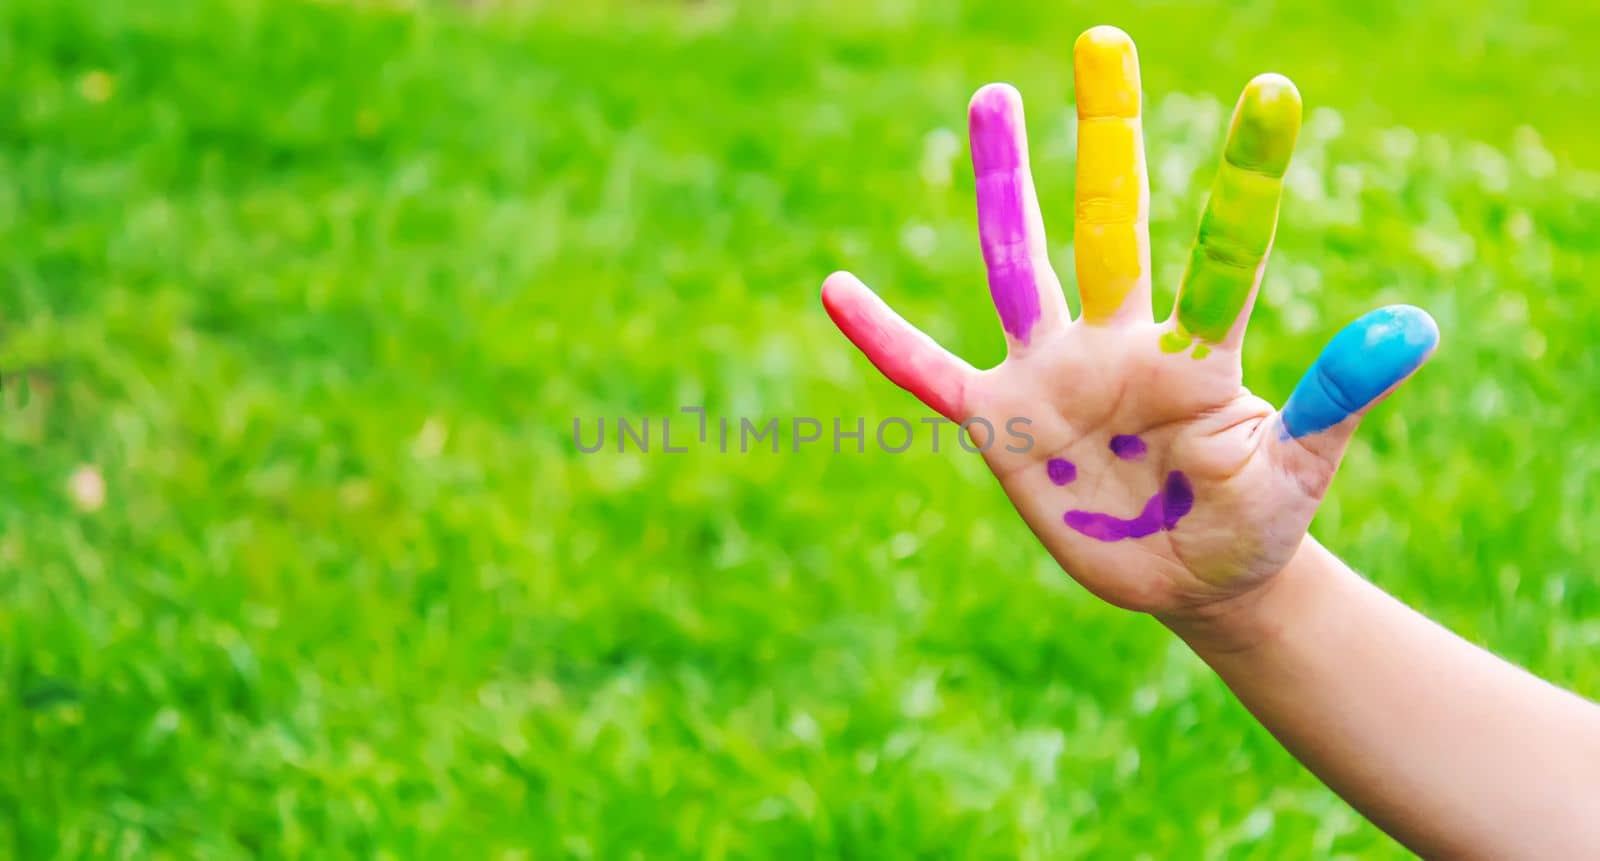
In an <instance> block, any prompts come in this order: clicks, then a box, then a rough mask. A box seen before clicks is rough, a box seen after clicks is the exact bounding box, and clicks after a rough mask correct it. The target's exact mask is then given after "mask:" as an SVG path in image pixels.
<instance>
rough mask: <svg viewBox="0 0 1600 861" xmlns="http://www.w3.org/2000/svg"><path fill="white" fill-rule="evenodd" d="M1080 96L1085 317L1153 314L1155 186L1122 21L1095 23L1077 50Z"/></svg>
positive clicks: (1079, 252)
mask: <svg viewBox="0 0 1600 861" xmlns="http://www.w3.org/2000/svg"><path fill="white" fill-rule="evenodd" d="M1072 61H1073V72H1074V76H1075V78H1076V87H1077V102H1078V180H1077V227H1076V230H1075V234H1074V239H1073V248H1074V255H1075V258H1074V264H1075V267H1076V271H1077V275H1078V296H1079V298H1080V299H1082V301H1083V318H1084V320H1086V321H1088V322H1089V323H1105V322H1108V321H1110V320H1112V319H1114V318H1116V317H1118V316H1120V315H1130V316H1137V317H1140V318H1143V319H1149V317H1150V230H1149V221H1150V185H1149V180H1148V179H1147V178H1146V175H1145V161H1144V133H1143V130H1142V128H1141V126H1140V121H1139V101H1140V96H1139V55H1138V52H1137V51H1136V50H1135V49H1134V46H1133V40H1132V39H1130V38H1128V34H1127V33H1124V32H1122V31H1121V30H1119V29H1117V28H1116V27H1105V26H1102V27H1095V28H1093V29H1091V30H1088V31H1086V32H1085V33H1084V34H1083V35H1082V36H1079V37H1078V42H1077V44H1076V45H1075V46H1073V51H1072Z"/></svg>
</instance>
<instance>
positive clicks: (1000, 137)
mask: <svg viewBox="0 0 1600 861" xmlns="http://www.w3.org/2000/svg"><path fill="white" fill-rule="evenodd" d="M967 124H968V132H969V134H970V136H971V139H972V170H973V175H974V177H975V179H976V184H977V191H978V239H979V241H980V243H981V244H982V246H983V262H984V265H985V266H986V267H987V268H988V271H989V295H990V297H991V298H993V299H994V307H995V310H996V311H997V312H999V314H1000V325H1001V326H1002V327H1004V328H1005V330H1006V335H1007V336H1008V339H1009V340H1010V341H1011V343H1012V346H1013V347H1016V346H1018V345H1020V346H1027V344H1028V342H1029V341H1030V340H1031V339H1032V337H1033V334H1034V331H1035V329H1036V328H1037V327H1038V326H1039V325H1040V324H1041V323H1046V324H1049V323H1058V322H1060V321H1062V320H1065V319H1066V300H1065V299H1064V298H1063V297H1062V294H1061V283H1060V281H1058V280H1057V279H1056V275H1055V272H1054V270H1052V269H1051V268H1050V260H1049V255H1048V253H1047V249H1046V246H1045V235H1044V219H1043V217H1042V216H1041V215H1040V214H1039V200H1038V196H1037V195H1036V194H1035V193H1034V190H1033V175H1032V173H1030V172H1029V170H1028V136H1027V129H1026V127H1025V124H1024V122H1023V115H1022V96H1021V95H1019V94H1018V93H1017V91H1016V89H1015V88H1013V87H1011V86H1010V85H1008V84H989V85H987V86H985V87H983V88H982V89H980V90H978V92H977V94H975V95H974V96H973V97H972V104H971V105H970V106H969V107H968V109H967Z"/></svg>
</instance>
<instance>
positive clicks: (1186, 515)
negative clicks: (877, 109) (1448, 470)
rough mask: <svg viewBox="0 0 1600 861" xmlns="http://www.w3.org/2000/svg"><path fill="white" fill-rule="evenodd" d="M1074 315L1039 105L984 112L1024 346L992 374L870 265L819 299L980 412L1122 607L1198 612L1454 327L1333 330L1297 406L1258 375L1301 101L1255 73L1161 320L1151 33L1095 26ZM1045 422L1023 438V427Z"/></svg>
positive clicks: (995, 246)
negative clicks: (1043, 193)
mask: <svg viewBox="0 0 1600 861" xmlns="http://www.w3.org/2000/svg"><path fill="white" fill-rule="evenodd" d="M1074 66H1075V71H1076V76H1077V110H1078V168H1077V231H1076V236H1075V254H1076V260H1075V263H1076V267H1075V268H1076V271H1077V282H1078V291H1079V295H1080V297H1081V299H1082V304H1083V317H1082V318H1081V319H1079V320H1072V319H1070V317H1069V312H1068V310H1067V305H1066V301H1065V299H1064V298H1063V296H1062V293H1061V285H1060V282H1059V281H1058V280H1057V278H1056V275H1055V273H1054V272H1053V271H1051V268H1050V263H1049V260H1048V258H1047V255H1046V249H1045V235H1044V225H1043V222H1042V219H1041V217H1040V212H1039V205H1038V202H1037V200H1036V199H1035V196H1034V190H1033V180H1032V177H1031V176H1030V174H1029V170H1028V150H1027V142H1026V138H1025V135H1024V130H1023V118H1022V101H1021V98H1020V97H1019V96H1018V95H1017V92H1016V91H1015V90H1014V89H1012V88H1011V87H1009V86H1005V85H999V84H991V85H989V86H986V87H984V88H983V89H981V90H979V91H978V93H977V95H975V96H974V97H973V99H972V104H971V106H970V108H969V121H970V132H971V141H972V161H973V168H974V171H975V173H976V176H977V191H978V228H979V237H980V240H981V243H982V246H983V256H984V260H985V262H986V264H987V266H988V271H989V292H990V294H991V296H992V297H993V299H994V304H995V308H996V310H997V311H998V312H999V316H1000V323H1001V326H1002V327H1003V328H1004V329H1005V336H1006V344H1007V346H1008V348H1009V352H1008V355H1007V357H1006V360H1005V361H1004V362H1002V363H1001V364H1000V365H999V366H998V367H995V368H991V369H989V370H987V371H979V370H976V369H974V368H973V367H971V366H970V365H968V364H967V363H965V362H963V361H962V360H961V359H959V358H957V357H955V356H953V355H951V354H950V353H948V352H946V351H945V350H944V349H942V348H941V347H939V346H938V345H937V344H935V343H934V342H933V341H932V340H931V339H930V338H928V337H927V336H926V335H924V334H923V333H921V332H919V331H917V330H916V329H915V328H913V327H912V326H911V325H910V324H908V323H907V322H905V321H904V320H902V319H901V318H900V317H899V316H897V315H896V314H895V313H894V312H893V311H891V310H890V309H889V308H888V306H886V305H885V304H884V303H883V302H882V301H881V300H880V299H878V297H877V296H875V295H874V294H873V293H872V292H871V291H870V290H868V289H867V288H866V286H864V285H863V284H862V283H861V282H860V281H858V280H857V279H856V278H855V277H854V276H851V275H849V274H847V273H842V272H841V273H836V274H834V275H832V276H830V277H829V278H828V280H827V281H826V282H825V283H824V284H823V286H822V301H823V304H824V305H825V306H826V307H827V310H828V314H829V315H830V316H831V317H832V318H833V320H834V322H835V323H837V324H838V326H839V328H840V329H841V330H842V331H843V332H844V333H845V335H846V336H847V337H849V338H850V340H851V341H852V342H854V343H855V345H856V346H857V347H859V348H860V349H861V351H862V352H863V353H865V354H866V356H867V358H868V359H870V360H871V361H872V363H873V364H874V365H876V366H877V367H878V369H879V370H880V371H882V372H883V373H884V374H885V375H886V376H888V377H889V379H891V380H893V381H894V382H895V383H896V384H898V385H900V386H901V387H902V388H904V389H906V390H907V391H909V392H911V393H912V394H913V395H915V396H917V398H919V399H920V400H921V401H922V402H923V403H925V404H927V405H928V406H929V407H932V408H933V409H935V410H937V411H938V412H939V413H941V414H943V415H944V416H945V417H947V418H949V419H951V420H953V421H957V422H964V421H966V420H968V419H973V418H982V419H984V420H986V421H987V422H988V425H987V427H992V428H993V432H990V431H988V430H986V426H985V425H984V424H981V423H978V422H976V421H974V422H972V423H970V424H969V425H968V429H969V431H970V432H971V433H972V434H973V436H974V441H975V443H976V444H979V445H982V444H984V443H986V442H987V443H989V447H988V449H987V451H986V452H985V455H984V457H985V459H986V460H987V462H988V464H989V467H990V469H992V470H993V471H994V474H995V475H996V477H998V478H999V479H1000V483H1001V485H1002V486H1004V487H1005V490H1006V494H1007V495H1008V496H1010V497H1011V501H1012V503H1013V504H1014V505H1016V507H1017V510H1018V511H1019V512H1021V513H1022V516H1023V518H1024V519H1025V520H1026V521H1027V522H1028V525H1029V526H1030V527H1031V528H1032V529H1033V531H1034V534H1036V535H1038V536H1039V540H1040V541H1043V542H1044V545H1045V547H1046V548H1048V549H1049V551H1050V553H1051V555H1053V556H1054V557H1055V558H1056V560H1057V561H1058V562H1060V563H1061V565H1062V567H1063V568H1065V569H1066V570H1067V571H1068V572H1069V573H1071V574H1072V576H1073V577H1075V578H1076V579H1077V580H1078V581H1079V582H1081V583H1083V585H1084V586H1086V587H1087V588H1089V589H1090V590H1091V591H1093V592H1094V593H1095V594H1097V595H1099V596H1100V597H1102V598H1104V599H1106V600H1107V601H1110V602H1111V603H1113V604H1117V605H1119V606H1122V607H1128V608H1131V609H1138V610H1145V611H1149V612H1153V613H1157V614H1168V613H1174V612H1181V611H1183V610H1185V609H1190V608H1194V607H1196V606H1199V605H1201V604H1205V603H1209V602H1212V601H1215V600H1217V599H1220V598H1227V597H1230V596H1233V595H1237V594H1241V593H1243V592H1246V591H1248V590H1250V589H1251V588H1252V587H1254V586H1256V585H1258V584H1259V583H1261V582H1263V581H1264V580H1265V579H1266V578H1268V577H1270V576H1271V575H1273V574H1274V573H1276V572H1277V571H1279V570H1280V569H1282V568H1283V566H1284V565H1285V564H1286V563H1287V562H1288V560H1289V558H1290V557H1291V556H1292V555H1293V554H1294V553H1295V551H1296V549H1297V548H1298V547H1299V546H1300V544H1301V542H1302V540H1303V539H1304V537H1305V533H1306V527H1307V526H1308V525H1309V524H1310V522H1311V517H1312V514H1314V513H1315V511H1316V509H1317V505H1318V504H1319V503H1320V501H1321V499H1322V496H1323V493H1324V492H1325V491H1326V489H1327V487H1328V482H1329V480H1330V479H1331V478H1332V476H1333V472H1334V470H1335V468H1336V467H1337V466H1338V463H1339V459H1340V457H1341V456H1342V455H1343V453H1344V449H1345V445H1346V443H1347V442H1348V441H1349V438H1350V434H1351V433H1352V432H1353V431H1354V430H1355V427H1356V424H1357V422H1358V421H1359V417H1360V415H1361V414H1362V413H1364V412H1365V411H1366V410H1367V409H1368V408H1369V407H1371V406H1372V405H1373V404H1375V403H1376V402H1377V401H1379V400H1381V399H1382V398H1383V397H1384V396H1385V395H1387V394H1388V393H1389V392H1390V391H1391V390H1392V389H1393V388H1394V387H1395V386H1396V385H1398V384H1399V383H1400V382H1401V381H1402V380H1404V379H1405V378H1406V377H1407V376H1409V375H1410V374H1411V373H1412V372H1413V371H1415V370H1416V369H1417V367H1418V366H1420V365H1421V364H1422V363H1423V362H1424V361H1426V360H1427V358H1428V356H1429V355H1430V354H1431V353H1432V351H1433V348H1434V346H1435V345H1436V344H1437V342H1438V330H1437V328H1436V327H1435V326H1434V323H1433V320H1432V319H1431V318H1429V317H1428V315H1427V314H1426V313H1424V312H1423V311H1420V310H1418V309H1416V308H1412V307H1409V306H1394V307H1389V308H1384V309H1381V310H1378V311H1374V312H1371V313H1369V314H1367V315H1366V316H1364V317H1362V318H1361V319H1359V320H1357V321H1355V322H1354V323H1352V324H1350V325H1349V326H1348V327H1346V328H1345V329H1344V330H1343V331H1342V332H1340V333H1339V334H1338V335H1337V336H1335V337H1334V339H1333V341H1332V342H1331V343H1330V344H1329V345H1328V347H1327V348H1326V349H1325V350H1324V351H1323V353H1322V355H1321V356H1320V357H1319V358H1318V359H1317V361H1316V363H1315V364H1314V365H1313V366H1312V367H1311V369H1310V371H1308V372H1307V373H1306V375H1305V377H1304V378H1303V379H1302V380H1301V381H1300V384H1299V385H1298V386H1297V387H1296V388H1295V391H1294V393H1293V394H1292V395H1291V396H1290V398H1289V401H1288V403H1287V404H1286V405H1285V407H1284V409H1283V411H1282V412H1276V411H1274V410H1273V408H1272V406H1271V405H1270V404H1268V403H1267V402H1266V401H1263V400H1261V399H1260V398H1258V397H1256V396H1254V395H1252V394H1250V392H1249V391H1248V390H1247V389H1245V388H1244V387H1243V386H1242V385H1241V382H1240V381H1241V376H1242V374H1241V370H1240V362H1239V355H1240V354H1239V351H1240V348H1241V346H1242V344H1243V341H1244V331H1245V325H1246V322H1247V320H1248V318H1249V316H1250V308H1251V305H1252V304H1253V303H1254V301H1255V296H1256V288H1257V286H1258V285H1259V284H1260V281H1261V273H1262V270H1263V269H1264V268H1265V265H1266V259H1267V253H1268V251H1269V250H1270V248H1271V245H1272V237H1273V232H1274V230H1275V229H1276V225H1277V215H1278V199H1279V197H1280V194H1281V191H1282V186H1283V175H1284V171H1285V169H1286V168H1287V166H1288V163H1289V156H1290V153H1291V151H1292V150H1293V149H1294V142H1295V137H1296V134H1297V133H1298V130H1299V125H1300V96H1299V93H1298V92H1296V90H1295V88H1294V85H1293V84H1291V83H1290V82H1289V81H1288V80H1287V79H1285V78H1283V77H1281V76H1277V75H1262V76H1260V77H1257V78H1256V79H1255V80H1252V81H1251V82H1250V84H1249V85H1248V86H1247V87H1246V88H1245V91H1244V94H1243V95H1242V96H1241V97H1240V99H1239V104H1238V107H1237V108H1236V109H1235V111H1234V116H1233V123H1232V127H1231V128H1230V130H1229V133H1228V140H1227V144H1226V148H1225V151H1224V157H1223V163H1222V166H1221V168H1220V169H1219V171H1218V173H1217V178H1216V182H1215V184H1214V185H1213V187H1212V190H1211V198H1210V201H1209V203H1208V204H1207V205H1206V211H1205V215H1204V217H1203V219H1202V220H1201V223H1200V231H1199V236H1198V238H1197V240H1196V242H1195V246H1194V251H1193V253H1192V256H1191V257H1190V260H1189V265H1188V269H1187V271H1186V272H1185V273H1184V277H1183V283H1182V285H1181V287H1180V289H1179V293H1178V300H1177V307H1176V308H1175V310H1174V312H1173V314H1172V316H1171V317H1169V318H1168V319H1167V320H1166V321H1164V322H1160V323H1157V322H1154V321H1153V319H1152V316H1151V309H1150V249H1149V237H1148V230H1147V222H1148V211H1149V206H1148V204H1149V191H1148V188H1147V182H1146V178H1145V159H1144V143H1143V138H1142V134H1141V131H1140V125H1139V102H1140V96H1139V69H1138V59H1137V56H1136V55H1135V52H1134V47H1133V43H1132V41H1130V40H1129V39H1128V37H1127V35H1126V34H1124V33H1123V32H1122V31H1120V30H1117V29H1115V28H1112V27H1097V28H1095V29H1093V30H1090V31H1088V32H1087V33H1085V34H1084V35H1083V36H1081V37H1080V38H1079V39H1078V43H1077V45H1076V48H1075V52H1074ZM1012 418H1026V419H1029V420H1030V421H1031V425H1027V426H1025V430H1026V431H1027V432H1028V433H1029V434H1031V435H1032V437H1033V438H1034V444H1033V445H1032V446H1031V447H1030V448H1028V450H1027V451H1023V452H1016V451H1011V450H1008V446H1009V447H1010V448H1020V447H1022V446H1021V445H1019V441H1018V439H1017V438H1016V437H1012V436H1009V435H1007V434H1005V430H1006V422H1007V421H1008V420H1009V419H1012Z"/></svg>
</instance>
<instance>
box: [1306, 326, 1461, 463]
mask: <svg viewBox="0 0 1600 861" xmlns="http://www.w3.org/2000/svg"><path fill="white" fill-rule="evenodd" d="M1438 345H1439V326H1438V325H1437V324H1435V323H1434V322H1433V318H1432V317H1430V316H1428V312H1426V311H1424V310H1422V309H1421V308H1414V307H1412V306H1410V305H1390V306H1389V307H1387V308H1379V309H1378V310H1376V311H1369V312H1367V313H1366V314H1364V315H1362V316H1361V317H1360V318H1359V319H1357V320H1356V321H1355V322H1354V323H1351V324H1350V325H1348V326H1346V327H1344V328H1343V329H1341V330H1339V334H1337V335H1334V336H1333V340H1332V341H1329V342H1328V346H1326V347H1324V348H1323V350H1322V355H1320V356H1317V360H1316V361H1315V362H1313V363H1312V364H1311V369H1310V370H1308V371H1306V375H1305V376H1303V377H1301V378H1300V382H1299V383H1298V384H1297V385H1296V386H1295V387H1294V392H1293V393H1291V394H1290V395H1289V402H1288V403H1286V404H1284V405H1283V436H1284V437H1285V438H1299V437H1303V436H1306V435H1308V434H1315V433H1321V432H1322V431H1325V430H1327V429H1329V428H1331V427H1334V426H1335V425H1337V424H1339V423H1340V422H1342V421H1344V420H1345V419H1347V418H1349V417H1350V416H1351V415H1355V414H1359V413H1361V412H1363V411H1364V410H1366V409H1367V408H1368V407H1370V406H1371V405H1372V404H1373V403H1375V402H1377V401H1378V400H1379V399H1381V398H1382V396H1383V395H1384V394H1386V393H1387V392H1389V391H1390V390H1391V389H1393V388H1394V387H1395V386H1396V385H1398V384H1399V383H1400V381H1401V380H1404V379H1405V378H1406V377H1408V376H1410V375H1411V372H1412V371H1415V370H1416V369H1417V368H1419V367H1421V366H1422V363H1423V362H1426V361H1427V360H1428V357H1429V356H1430V355H1432V354H1433V350H1434V348H1435V347H1437V346H1438Z"/></svg>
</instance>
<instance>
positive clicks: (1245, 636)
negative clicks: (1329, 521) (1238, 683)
mask: <svg viewBox="0 0 1600 861" xmlns="http://www.w3.org/2000/svg"><path fill="white" fill-rule="evenodd" d="M1338 567H1339V566H1338V564H1337V561H1336V560H1335V558H1334V557H1333V555H1332V554H1331V553H1329V552H1328V550H1327V549H1326V548H1324V547H1323V546H1322V545H1321V544H1318V543H1317V540H1316V539H1315V538H1312V537H1311V536H1310V535H1309V534H1307V535H1306V536H1305V538H1303V539H1302V540H1301V542H1300V546H1299V547H1298V548H1297V549H1296V550H1295V553H1294V555H1293V556H1291V557H1290V558H1289V562H1288V564H1286V565H1285V566H1284V567H1283V570H1281V571H1279V572H1278V573H1277V574H1274V575H1272V576H1271V577H1268V578H1267V579H1266V580H1264V581H1262V582H1261V583H1260V585H1258V586H1256V587H1255V588H1253V589H1250V590H1249V591H1246V592H1241V593H1239V594H1237V595H1231V596H1229V597H1227V598H1222V599H1218V600H1216V601H1210V602H1207V603H1205V604H1198V605H1194V606H1190V607H1186V608H1184V609H1182V610H1177V611H1174V612H1172V613H1164V614H1160V615H1158V616H1157V617H1156V618H1157V620H1158V621H1160V622H1161V624H1163V625H1165V626H1166V627H1167V628H1168V630H1170V631H1172V632H1173V633H1174V634H1177V635H1178V637H1179V638H1180V639H1182V640H1183V641H1184V642H1185V643H1187V644H1188V645H1189V647H1190V648H1191V649H1193V650H1194V651H1195V653H1196V654H1198V655H1199V656H1200V657H1201V658H1208V657H1209V656H1212V655H1227V654H1236V653H1241V652H1249V651H1254V650H1256V649H1259V648H1260V647H1261V646H1263V645H1265V644H1268V643H1270V642H1272V641H1274V640H1277V639H1279V638H1280V637H1281V636H1282V634H1283V632H1284V631H1285V630H1286V629H1288V628H1289V627H1290V626H1292V625H1294V624H1296V623H1297V622H1298V621H1299V620H1301V619H1303V618H1304V617H1305V616H1306V615H1307V614H1308V613H1309V612H1310V610H1312V609H1313V608H1314V607H1315V606H1316V602H1317V600H1318V599H1317V597H1316V593H1317V592H1318V591H1319V590H1321V589H1323V588H1324V587H1326V586H1327V585H1328V584H1329V582H1330V581H1331V580H1332V579H1334V578H1335V577H1336V576H1337V568H1338Z"/></svg>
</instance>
